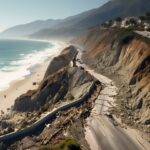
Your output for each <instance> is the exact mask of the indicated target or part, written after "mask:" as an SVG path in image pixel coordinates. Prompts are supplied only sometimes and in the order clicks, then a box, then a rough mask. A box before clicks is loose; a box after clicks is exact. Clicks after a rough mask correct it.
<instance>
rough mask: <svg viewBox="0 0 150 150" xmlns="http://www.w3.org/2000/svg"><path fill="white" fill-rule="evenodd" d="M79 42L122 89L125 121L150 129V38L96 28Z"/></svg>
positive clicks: (120, 104) (120, 109)
mask: <svg viewBox="0 0 150 150" xmlns="http://www.w3.org/2000/svg"><path fill="white" fill-rule="evenodd" d="M74 43H75V44H78V45H79V46H80V47H82V48H83V50H84V53H83V60H84V63H86V64H88V65H89V66H90V67H91V68H94V69H95V70H96V71H98V72H99V73H101V74H104V75H106V76H108V77H110V78H111V79H113V80H114V81H115V82H116V84H117V87H118V88H119V94H118V96H117V101H116V104H117V109H116V108H115V109H114V110H112V112H113V113H116V115H117V116H120V117H121V119H122V122H123V123H126V124H128V125H130V126H134V127H135V128H138V129H139V130H141V131H145V132H147V133H148V132H149V130H150V128H149V125H150V116H149V114H150V109H149V108H150V95H149V90H150V39H148V38H146V37H143V36H141V35H138V34H136V33H135V32H134V31H132V30H130V29H117V28H116V29H115V28H109V29H100V28H99V27H96V28H93V29H91V30H90V31H89V33H88V34H86V35H85V36H83V37H81V38H79V39H76V40H75V41H74Z"/></svg>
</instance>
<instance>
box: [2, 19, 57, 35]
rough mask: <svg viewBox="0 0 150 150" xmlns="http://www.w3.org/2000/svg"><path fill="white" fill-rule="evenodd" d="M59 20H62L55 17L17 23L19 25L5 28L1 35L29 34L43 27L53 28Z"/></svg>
mask: <svg viewBox="0 0 150 150" xmlns="http://www.w3.org/2000/svg"><path fill="white" fill-rule="evenodd" d="M59 22H60V20H53V19H49V20H37V21H34V22H30V23H27V24H22V25H17V26H14V27H11V28H9V29H7V30H5V31H4V32H3V33H2V34H1V35H0V36H2V37H22V36H27V35H29V34H33V33H35V32H37V31H39V30H42V29H46V28H52V27H54V26H55V25H56V24H57V23H59Z"/></svg>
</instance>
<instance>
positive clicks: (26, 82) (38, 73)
mask: <svg viewBox="0 0 150 150" xmlns="http://www.w3.org/2000/svg"><path fill="white" fill-rule="evenodd" d="M43 42H44V41H43ZM45 42H50V43H52V44H54V45H56V48H55V50H57V52H56V53H54V54H52V56H51V57H49V58H47V59H46V60H45V61H44V62H42V63H40V64H37V65H36V66H33V67H31V68H29V69H30V71H31V74H30V75H27V76H24V77H23V79H18V80H14V81H12V82H11V83H10V85H9V87H8V88H7V89H5V90H3V91H0V115H2V114H3V113H8V112H9V110H10V109H11V107H12V106H13V105H14V102H15V100H16V98H17V97H19V96H21V95H22V94H24V93H26V92H27V91H29V90H35V89H37V88H38V86H39V84H40V82H41V81H42V79H43V77H44V75H45V72H46V70H47V67H48V65H49V63H50V61H51V60H52V59H53V57H55V56H57V55H59V53H60V52H61V51H62V50H63V49H64V48H65V47H66V46H67V44H66V43H64V42H61V41H48V40H45ZM32 69H33V71H32ZM34 82H35V83H36V85H34V84H33V83H34Z"/></svg>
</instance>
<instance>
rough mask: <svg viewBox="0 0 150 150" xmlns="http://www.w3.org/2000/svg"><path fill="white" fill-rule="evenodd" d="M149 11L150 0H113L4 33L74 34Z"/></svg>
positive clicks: (34, 35) (39, 35) (33, 34)
mask: <svg viewBox="0 0 150 150" xmlns="http://www.w3.org/2000/svg"><path fill="white" fill-rule="evenodd" d="M149 11H150V0H111V1H109V2H107V3H106V4H104V5H103V6H101V7H99V8H96V9H92V10H89V11H86V12H84V13H81V14H78V15H75V16H71V17H68V18H66V19H63V20H50V21H49V20H47V21H44V25H43V21H40V22H39V23H38V22H36V23H35V22H33V23H30V24H27V25H22V26H16V27H14V28H11V29H8V30H7V31H5V32H4V33H3V35H6V36H12V33H13V35H15V32H16V35H20V36H21V34H22V35H29V34H31V36H30V37H34V38H50V37H56V38H57V37H58V36H59V37H66V36H74V35H78V34H79V33H82V31H86V30H87V29H88V28H90V27H93V26H96V25H100V24H101V23H103V22H105V21H107V20H110V19H115V18H116V17H126V16H139V15H143V14H145V12H149ZM41 22H42V23H41ZM33 24H36V25H35V26H36V28H35V27H33V28H29V26H34V25H33ZM37 26H38V27H37ZM32 29H33V30H32ZM18 32H19V34H18Z"/></svg>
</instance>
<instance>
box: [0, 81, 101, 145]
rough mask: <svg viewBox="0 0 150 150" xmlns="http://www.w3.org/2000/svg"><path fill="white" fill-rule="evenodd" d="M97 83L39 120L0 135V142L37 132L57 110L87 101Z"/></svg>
mask: <svg viewBox="0 0 150 150" xmlns="http://www.w3.org/2000/svg"><path fill="white" fill-rule="evenodd" d="M97 84H100V83H99V81H94V82H93V83H92V85H91V87H90V88H89V91H88V92H87V93H86V94H85V95H84V96H83V97H82V98H80V99H79V100H76V101H73V102H71V103H69V104H66V105H64V106H61V107H59V108H57V109H56V110H54V111H52V112H50V113H49V114H48V115H46V116H45V117H43V118H41V119H40V120H39V121H37V122H35V123H34V124H32V125H31V126H29V127H27V128H24V129H22V130H19V131H16V132H12V133H9V134H5V135H2V136H0V143H1V142H3V143H6V144H11V143H13V142H15V141H18V140H21V139H23V138H24V137H26V136H31V135H36V134H39V133H40V132H41V131H42V130H43V129H44V128H45V125H46V124H48V123H51V122H52V121H53V120H54V119H56V116H57V113H58V112H60V111H67V110H69V109H70V108H71V107H79V106H81V105H82V104H83V103H84V102H85V101H87V100H88V99H89V98H90V97H91V95H92V94H93V92H94V91H95V90H96V85H97Z"/></svg>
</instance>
